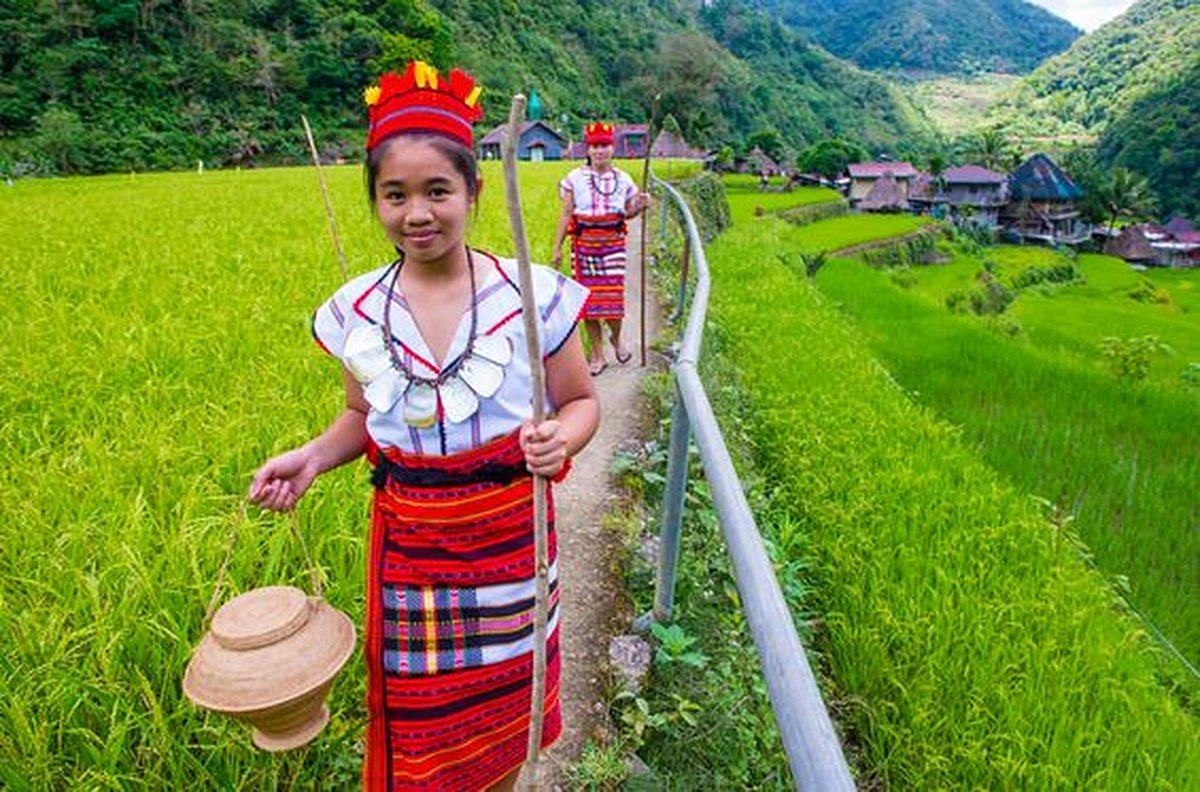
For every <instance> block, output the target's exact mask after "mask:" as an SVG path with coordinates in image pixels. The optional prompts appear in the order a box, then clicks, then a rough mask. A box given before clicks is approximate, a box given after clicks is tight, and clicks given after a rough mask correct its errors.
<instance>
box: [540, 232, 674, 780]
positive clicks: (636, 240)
mask: <svg viewBox="0 0 1200 792" xmlns="http://www.w3.org/2000/svg"><path fill="white" fill-rule="evenodd" d="M640 234H641V222H640V220H635V221H633V222H632V223H630V230H629V269H628V272H627V276H626V284H625V286H626V288H625V293H626V305H625V327H624V330H623V332H622V335H623V336H624V337H625V339H626V341H625V343H626V344H627V346H628V348H629V349H630V350H631V351H632V352H633V358H632V359H631V360H630V361H629V362H628V363H627V364H625V365H624V366H619V365H617V364H616V362H615V360H614V356H613V353H612V349H611V347H608V348H607V349H606V354H607V358H608V368H606V369H605V370H604V372H603V373H602V374H600V376H598V377H596V387H597V390H598V391H599V396H600V428H599V429H598V430H597V432H596V436H595V437H593V438H592V441H591V442H590V443H589V444H588V446H587V448H585V449H584V450H583V451H582V452H581V453H580V454H579V455H578V456H577V457H575V459H574V461H573V462H572V470H571V473H570V475H568V476H567V479H566V480H565V481H564V482H563V483H562V484H559V485H558V486H556V487H555V488H554V506H555V512H556V519H557V523H556V525H557V530H558V552H559V580H560V581H561V584H562V595H561V599H560V607H561V608H562V614H561V617H560V618H561V627H560V633H559V641H560V648H561V651H562V682H561V684H562V690H561V694H560V695H561V700H562V709H563V722H564V723H563V736H562V737H561V738H560V739H559V741H558V742H557V743H556V744H555V745H554V747H553V748H551V749H550V750H549V751H548V752H547V753H546V754H544V755H543V765H544V776H543V779H542V781H543V785H542V788H544V789H548V790H550V789H554V788H555V787H563V786H564V783H563V772H564V770H565V768H566V767H568V766H569V765H571V764H573V763H574V762H575V761H577V760H578V758H579V755H580V752H581V751H582V750H583V747H584V745H585V744H586V743H587V741H588V739H589V738H591V737H593V736H594V735H595V734H596V733H597V732H600V731H603V730H604V729H605V727H606V724H607V721H608V716H607V705H608V701H607V694H606V688H607V685H608V678H609V670H608V669H609V661H608V644H609V641H610V640H611V638H612V637H613V636H614V635H618V634H621V633H624V632H628V630H629V624H630V621H631V618H632V614H631V613H629V605H628V598H627V597H626V596H625V583H624V580H623V579H622V576H621V571H620V566H619V554H620V552H621V537H620V536H619V535H618V533H617V532H615V531H613V530H611V528H610V527H609V526H608V518H609V515H610V514H612V513H613V512H614V511H616V510H618V508H619V507H620V504H621V499H622V496H621V495H620V493H619V492H618V491H617V490H616V489H615V488H614V487H613V485H612V481H611V477H610V474H609V470H610V468H611V464H612V459H613V455H614V454H615V453H616V451H617V450H618V449H619V448H620V447H621V445H622V444H624V443H626V442H628V441H630V440H632V439H635V438H637V437H638V434H639V432H640V431H641V427H642V425H643V422H642V417H641V416H642V412H643V405H642V380H643V379H645V377H646V376H647V375H648V374H649V373H650V372H651V371H652V370H653V369H654V367H655V366H656V365H658V361H659V360H660V358H658V357H657V356H655V355H654V354H653V353H652V352H651V351H650V350H649V349H648V350H647V355H646V366H645V367H642V366H640V365H639V362H640V359H641V358H640V354H639V348H638V337H639V316H640V313H641V306H640V304H639V302H640V300H639V295H640V293H641V291H640V274H641V273H640V269H641V266H640V261H641V259H640V255H639V244H640V240H641V237H640ZM648 241H649V240H648ZM656 299H657V298H656V296H655V295H654V294H650V295H648V297H647V303H648V305H647V323H646V344H647V347H648V348H649V347H650V346H651V345H652V343H653V341H654V339H655V338H656V337H657V334H658V326H659V320H660V316H659V311H658V309H657V302H656ZM581 329H582V328H581Z"/></svg>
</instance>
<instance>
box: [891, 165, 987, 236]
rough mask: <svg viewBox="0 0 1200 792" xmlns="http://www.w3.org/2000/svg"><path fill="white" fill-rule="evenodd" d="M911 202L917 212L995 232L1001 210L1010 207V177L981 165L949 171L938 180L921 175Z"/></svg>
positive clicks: (914, 181) (915, 183)
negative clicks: (1008, 205) (971, 224)
mask: <svg viewBox="0 0 1200 792" xmlns="http://www.w3.org/2000/svg"><path fill="white" fill-rule="evenodd" d="M908 200H909V203H911V204H912V207H913V210H914V211H916V212H919V213H930V214H934V215H936V216H938V217H945V216H949V217H951V218H953V219H954V220H956V221H959V222H970V223H974V224H975V225H979V226H982V227H984V228H988V229H995V228H996V227H997V226H999V225H1000V209H1001V207H1003V206H1004V205H1005V204H1006V203H1008V176H1006V175H1005V174H1003V173H997V172H996V171H993V170H988V169H987V168H983V167H980V166H979V165H960V166H958V167H955V168H949V169H948V170H946V171H944V172H943V173H942V175H941V178H936V179H935V178H934V177H933V176H931V175H930V174H928V173H921V174H919V175H918V176H917V178H916V179H914V180H913V186H912V189H911V190H910V191H909V196H908Z"/></svg>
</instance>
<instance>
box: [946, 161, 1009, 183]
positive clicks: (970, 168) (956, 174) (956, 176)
mask: <svg viewBox="0 0 1200 792" xmlns="http://www.w3.org/2000/svg"><path fill="white" fill-rule="evenodd" d="M942 179H944V180H945V182H946V184H1004V182H1005V181H1007V180H1008V177H1007V176H1005V175H1004V174H1003V173H996V171H993V170H988V169H987V168H984V167H981V166H979V165H959V166H958V167H957V168H949V169H947V170H946V172H945V173H943V174H942Z"/></svg>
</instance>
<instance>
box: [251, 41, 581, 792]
mask: <svg viewBox="0 0 1200 792" xmlns="http://www.w3.org/2000/svg"><path fill="white" fill-rule="evenodd" d="M478 95H479V90H478V89H477V88H475V87H474V81H473V80H472V79H471V78H470V77H468V76H467V75H465V74H463V73H462V72H460V71H458V70H457V69H455V70H453V71H451V73H450V75H449V77H448V78H443V77H441V76H439V75H438V73H437V72H436V71H434V70H433V69H432V68H430V67H428V66H426V65H425V64H423V63H420V62H414V63H411V64H409V66H408V70H407V71H406V72H405V73H404V75H403V76H397V75H395V74H391V73H389V74H384V75H383V77H382V78H381V80H380V84H379V86H378V87H377V88H371V89H368V91H367V96H366V98H367V103H368V105H369V106H370V131H369V134H368V137H367V161H366V172H367V185H368V189H369V192H370V199H371V202H372V203H373V204H374V206H375V209H376V212H377V214H378V216H379V221H380V224H381V225H382V226H383V229H384V231H385V232H386V233H387V235H388V238H389V239H390V240H391V241H392V243H393V244H394V245H395V246H396V250H397V252H398V253H399V258H398V259H397V260H396V261H394V262H393V263H391V264H388V265H387V266H385V267H381V268H380V269H377V270H375V271H373V272H370V273H367V274H365V275H361V276H359V277H357V278H355V279H353V280H352V281H350V282H349V283H348V284H346V285H345V286H343V287H342V288H341V289H339V290H338V291H337V292H336V293H335V294H334V295H333V296H332V297H331V298H330V299H329V300H328V301H327V302H325V303H324V304H323V305H322V306H321V307H320V308H319V309H318V310H317V313H316V316H315V318H314V322H313V334H314V336H315V337H316V340H317V343H318V344H320V345H321V347H322V348H323V349H324V350H325V351H327V352H328V353H329V354H331V355H333V356H334V357H336V358H338V359H339V360H340V361H341V362H342V364H343V379H344V381H345V386H346V408H345V409H344V410H343V411H342V413H341V415H339V416H338V417H337V418H336V419H335V420H334V421H333V423H332V424H331V425H330V426H329V427H328V428H327V429H326V430H325V432H324V433H323V434H321V435H320V436H319V437H316V438H315V439H313V440H312V441H310V442H309V443H307V444H305V445H303V446H301V447H299V448H296V449H293V450H291V451H288V452H287V453H285V454H282V455H280V456H277V457H275V458H273V459H271V460H269V461H268V462H267V463H266V464H264V465H263V466H262V468H260V469H259V470H258V472H257V473H256V474H255V476H254V481H253V483H252V484H251V487H250V492H249V497H250V499H251V500H253V501H254V502H256V503H258V504H260V505H261V506H262V507H264V508H267V509H275V510H281V511H286V510H289V509H291V508H293V507H294V506H295V505H296V502H297V500H299V498H300V497H301V496H302V495H303V494H304V492H305V491H306V490H307V489H308V488H309V486H310V485H311V484H312V482H313V479H314V478H316V476H318V475H320V474H321V473H323V472H325V471H327V470H330V469H332V468H334V467H337V466H338V465H341V464H344V463H346V462H349V461H350V460H353V459H356V458H357V457H358V456H359V455H361V454H363V453H364V452H365V453H366V455H367V457H368V458H369V460H370V461H371V463H372V464H373V465H374V475H373V477H372V481H373V483H374V485H375V495H374V503H373V508H372V518H371V536H370V556H369V560H368V568H367V625H366V638H365V648H364V654H365V657H366V662H367V683H368V693H367V704H368V713H369V718H370V720H369V722H368V726H367V738H366V758H365V764H364V767H363V782H364V786H365V787H366V788H367V789H369V790H376V789H378V790H416V789H421V790H479V789H511V788H512V786H513V784H514V783H515V781H516V776H517V773H518V771H519V769H520V765H521V762H522V761H523V759H524V757H525V753H526V743H527V741H528V727H529V710H530V695H531V686H532V666H533V654H532V651H533V633H532V625H533V607H534V586H535V580H534V578H535V569H534V557H533V555H534V554H533V524H532V523H533V505H532V504H533V480H532V477H531V476H530V474H531V473H536V474H539V475H543V476H549V477H561V476H563V475H564V474H565V473H566V470H567V466H568V463H569V460H570V458H571V457H572V456H573V455H574V454H576V453H578V451H579V450H580V449H581V448H583V447H584V445H585V444H586V443H587V442H588V440H589V439H590V438H591V436H592V434H593V432H594V431H595V429H596V425H597V422H598V420H599V408H598V404H597V401H596V394H595V390H594V387H593V384H592V380H591V377H589V376H588V371H587V366H586V363H585V359H584V354H583V345H582V342H581V341H580V338H579V333H578V332H577V331H576V329H575V327H576V324H577V323H578V317H579V314H580V311H581V310H582V306H583V304H584V301H585V299H586V298H587V290H586V289H584V288H583V287H582V286H580V285H579V284H577V283H575V282H573V281H571V280H569V279H568V278H565V277H564V276H562V275H560V274H558V273H556V272H554V271H552V270H550V269H547V268H545V267H535V268H534V273H533V274H534V292H535V294H534V298H535V302H536V305H537V312H538V318H539V320H540V322H541V324H540V328H541V333H540V334H541V357H542V360H543V362H544V365H545V371H546V380H545V381H546V399H547V405H548V409H551V410H552V411H553V417H552V418H550V419H548V420H546V421H544V422H542V423H541V424H539V425H537V426H534V425H532V423H531V422H530V420H529V419H528V416H529V414H530V412H531V408H530V404H531V399H532V390H531V388H532V385H531V380H530V376H531V375H530V360H529V359H528V355H527V353H526V340H525V333H524V322H523V319H522V316H521V313H522V309H521V299H520V293H519V291H518V286H517V284H518V276H517V272H516V264H515V262H513V261H511V260H508V259H501V258H498V257H496V256H494V255H492V254H490V253H487V252H484V251H481V250H473V249H471V248H470V247H468V246H467V244H466V242H465V239H464V234H465V231H466V226H467V221H468V216H469V215H470V213H471V210H472V209H473V208H474V207H475V203H476V201H477V199H478V197H479V189H480V182H479V177H478V172H477V169H476V163H475V158H474V155H473V153H472V151H473V149H472V145H473V138H472V132H471V124H472V123H473V122H474V121H476V120H478V119H479V117H480V116H481V115H482V113H481V110H480V108H479V105H478ZM549 513H550V545H549V547H550V563H551V569H550V586H549V590H550V603H549V605H550V608H549V629H548V639H547V652H546V656H547V678H546V702H545V710H544V711H545V722H544V731H543V736H542V745H543V746H546V745H549V744H550V743H552V742H553V741H554V740H555V738H557V737H558V735H559V734H560V732H561V730H562V722H561V716H560V712H559V701H558V693H559V684H558V680H559V653H558V633H557V626H558V609H557V602H558V585H557V564H556V563H555V556H556V550H555V540H554V532H553V504H552V502H551V504H550V509H549Z"/></svg>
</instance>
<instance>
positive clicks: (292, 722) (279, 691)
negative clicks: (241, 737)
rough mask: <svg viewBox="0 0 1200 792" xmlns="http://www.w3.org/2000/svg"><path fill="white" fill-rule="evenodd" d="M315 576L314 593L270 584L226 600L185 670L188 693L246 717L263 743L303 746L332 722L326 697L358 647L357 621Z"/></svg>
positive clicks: (266, 745)
mask: <svg viewBox="0 0 1200 792" xmlns="http://www.w3.org/2000/svg"><path fill="white" fill-rule="evenodd" d="M297 536H299V534H298V532H297ZM301 541H303V540H301ZM302 546H303V545H302ZM231 547H232V543H231ZM307 555H308V552H307V549H305V556H306V557H307ZM227 560H228V557H227ZM309 567H310V570H312V569H313V567H312V564H311V561H310V563H309ZM223 575H224V565H222V571H221V575H220V576H219V577H223ZM313 582H314V590H315V592H316V595H315V596H313V597H310V596H309V595H307V594H306V593H304V592H303V591H301V590H300V589H298V588H296V587H294V586H265V587H263V588H257V589H254V590H252V591H248V592H246V593H245V594H242V595H240V596H238V597H234V598H233V599H232V600H230V601H229V602H227V603H225V604H224V605H223V606H221V609H220V610H218V611H217V612H216V614H215V615H213V616H212V619H211V622H210V624H209V630H208V632H207V634H205V636H204V637H203V638H202V639H201V640H200V644H199V646H197V647H196V650H195V652H193V653H192V658H191V660H190V662H189V663H188V667H187V671H186V673H185V674H184V678H183V692H184V695H186V696H187V697H188V698H189V699H191V700H192V701H193V702H194V703H195V704H197V705H198V706H200V707H203V708H204V709H207V710H212V711H213V712H219V713H221V714H224V715H229V716H232V717H234V718H237V719H239V720H244V721H247V722H249V723H250V724H251V726H253V732H252V734H253V740H254V744H255V745H257V746H258V747H259V748H262V749H263V750H267V751H285V750H288V749H291V748H299V747H301V746H303V745H306V744H308V743H309V742H311V741H312V739H313V738H314V737H316V736H317V734H319V733H320V731H321V729H323V728H324V727H325V724H326V723H328V722H329V709H328V708H327V707H326V706H325V697H326V695H327V694H328V692H329V688H330V687H331V686H332V684H333V680H334V677H336V676H337V674H338V672H339V671H340V670H341V668H342V666H343V665H345V663H346V661H347V660H348V659H349V658H350V655H351V654H353V652H354V644H355V633H354V625H353V624H352V623H351V622H350V619H349V618H347V617H346V615H345V614H343V613H342V612H340V611H338V610H336V609H335V608H333V607H332V606H331V605H329V603H327V602H325V600H324V599H323V598H322V596H321V589H320V583H319V579H318V578H317V577H316V573H315V570H314V571H313ZM219 590H220V583H219V582H218V592H219ZM216 598H217V593H214V603H215V601H216ZM210 610H211V606H210Z"/></svg>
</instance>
